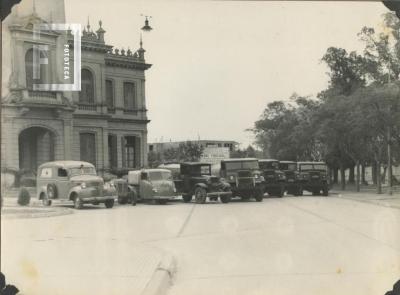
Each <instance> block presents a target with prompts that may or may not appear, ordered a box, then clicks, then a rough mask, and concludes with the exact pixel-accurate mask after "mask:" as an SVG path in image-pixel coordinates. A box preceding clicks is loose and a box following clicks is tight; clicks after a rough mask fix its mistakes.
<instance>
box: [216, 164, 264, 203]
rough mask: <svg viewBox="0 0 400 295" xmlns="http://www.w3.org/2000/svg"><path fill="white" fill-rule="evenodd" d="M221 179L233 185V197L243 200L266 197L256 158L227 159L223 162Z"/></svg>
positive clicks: (257, 199) (259, 199) (260, 199)
mask: <svg viewBox="0 0 400 295" xmlns="http://www.w3.org/2000/svg"><path fill="white" fill-rule="evenodd" d="M220 174H221V177H223V178H224V179H226V181H227V182H228V183H229V184H230V185H231V189H232V196H233V197H236V196H237V197H240V198H241V199H242V200H248V199H250V198H254V199H255V200H256V201H257V202H261V201H262V200H263V197H264V189H263V182H264V177H263V176H262V175H261V171H260V167H259V165H258V160H257V159H255V158H242V159H225V160H222V161H221V172H220Z"/></svg>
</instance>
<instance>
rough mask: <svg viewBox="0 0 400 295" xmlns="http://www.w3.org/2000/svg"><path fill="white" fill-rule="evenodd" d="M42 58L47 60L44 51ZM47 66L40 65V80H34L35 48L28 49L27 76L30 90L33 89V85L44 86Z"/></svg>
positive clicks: (26, 60)
mask: <svg viewBox="0 0 400 295" xmlns="http://www.w3.org/2000/svg"><path fill="white" fill-rule="evenodd" d="M40 58H45V55H44V53H43V51H40ZM45 67H46V65H44V64H41V65H40V78H39V79H33V70H34V68H33V48H31V49H28V51H27V52H26V54H25V74H26V87H27V88H28V89H33V83H35V84H44V83H45V75H46V68H45Z"/></svg>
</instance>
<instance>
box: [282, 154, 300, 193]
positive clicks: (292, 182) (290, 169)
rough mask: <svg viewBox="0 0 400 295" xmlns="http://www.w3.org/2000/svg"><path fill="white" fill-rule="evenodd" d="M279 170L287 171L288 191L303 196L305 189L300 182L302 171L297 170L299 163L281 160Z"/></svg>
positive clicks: (286, 189)
mask: <svg viewBox="0 0 400 295" xmlns="http://www.w3.org/2000/svg"><path fill="white" fill-rule="evenodd" d="M279 170H280V171H282V172H283V173H285V177H286V179H285V191H286V193H288V194H291V195H295V196H301V195H302V194H303V189H302V187H301V182H300V173H299V172H298V171H297V163H296V162H293V161H279Z"/></svg>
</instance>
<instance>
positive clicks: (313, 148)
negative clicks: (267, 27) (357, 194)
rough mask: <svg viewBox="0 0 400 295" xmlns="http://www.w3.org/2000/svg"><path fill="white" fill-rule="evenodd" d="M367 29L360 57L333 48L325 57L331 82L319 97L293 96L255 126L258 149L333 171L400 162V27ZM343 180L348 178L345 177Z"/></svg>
mask: <svg viewBox="0 0 400 295" xmlns="http://www.w3.org/2000/svg"><path fill="white" fill-rule="evenodd" d="M384 24H385V29H384V31H383V32H381V33H377V32H376V31H375V29H373V28H367V27H364V28H362V29H361V31H360V33H359V34H358V37H359V38H360V40H361V41H362V42H363V43H364V44H365V48H364V50H363V52H362V54H359V53H357V52H347V51H346V50H345V49H343V48H337V47H330V48H328V49H327V51H326V53H325V54H324V55H323V57H322V59H321V60H322V62H324V63H325V64H326V66H327V67H328V73H327V74H328V76H329V83H328V87H327V89H324V90H322V91H321V92H320V93H319V94H318V95H317V97H316V98H311V97H302V96H299V95H297V94H294V95H292V96H291V97H290V98H289V99H288V100H286V101H280V100H277V101H274V102H271V103H269V104H268V105H267V107H266V108H265V110H264V111H263V113H262V115H261V117H260V119H259V120H257V121H256V122H255V124H254V128H253V131H254V133H255V135H256V144H257V146H258V147H260V148H261V149H262V150H264V151H265V153H268V154H270V155H271V157H274V158H277V159H282V160H295V161H299V160H324V161H326V162H327V163H328V164H329V166H330V167H332V168H341V169H345V168H349V167H354V165H355V164H357V163H361V164H375V163H378V164H380V163H383V164H385V163H386V162H387V145H388V143H390V144H391V146H392V147H393V148H392V150H393V151H394V153H393V155H392V156H393V161H395V162H397V163H398V162H400V155H399V152H398V151H399V150H400V149H399V143H400V82H399V81H398V78H399V74H400V22H399V19H398V18H397V17H396V16H395V15H394V14H393V13H388V14H386V15H385V16H384ZM343 175H344V173H343Z"/></svg>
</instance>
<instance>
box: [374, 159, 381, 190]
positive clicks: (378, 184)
mask: <svg viewBox="0 0 400 295" xmlns="http://www.w3.org/2000/svg"><path fill="white" fill-rule="evenodd" d="M375 174H376V176H377V177H376V180H377V181H376V193H377V194H381V193H382V183H381V162H379V161H377V162H376V171H375Z"/></svg>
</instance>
